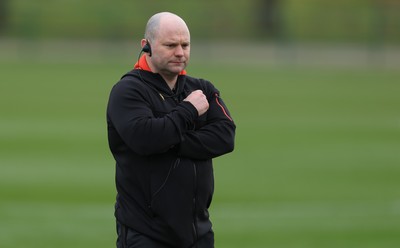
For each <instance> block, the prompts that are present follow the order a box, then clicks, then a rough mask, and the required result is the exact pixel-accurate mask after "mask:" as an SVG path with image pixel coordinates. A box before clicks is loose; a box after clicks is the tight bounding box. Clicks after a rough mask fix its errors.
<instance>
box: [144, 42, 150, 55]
mask: <svg viewBox="0 0 400 248" xmlns="http://www.w3.org/2000/svg"><path fill="white" fill-rule="evenodd" d="M142 51H143V52H145V53H149V56H150V57H151V46H150V43H149V42H148V41H147V43H146V45H144V47H143V48H142Z"/></svg>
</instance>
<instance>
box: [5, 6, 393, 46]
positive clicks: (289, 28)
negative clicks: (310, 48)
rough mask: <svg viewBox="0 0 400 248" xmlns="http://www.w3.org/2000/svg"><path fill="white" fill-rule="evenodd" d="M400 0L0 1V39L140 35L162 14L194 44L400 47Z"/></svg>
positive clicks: (125, 36) (101, 37)
mask: <svg viewBox="0 0 400 248" xmlns="http://www.w3.org/2000/svg"><path fill="white" fill-rule="evenodd" d="M399 10H400V1H399V0H336V1H325V0H302V1H298V0H297V1H296V0H237V1H231V0H219V1H215V0H202V1H194V0H175V1H173V2H166V1H159V0H148V1H136V0H132V1H127V0H114V1H107V0H96V1H95V0H86V1H78V0H58V1H51V0H36V1H30V0H0V34H1V36H2V37H15V38H76V39H107V40H118V39H132V38H141V37H142V36H143V31H144V30H143V29H144V26H145V24H146V21H147V19H148V18H149V17H150V16H151V15H152V14H154V13H156V12H159V11H171V12H175V13H177V14H179V15H180V16H182V17H183V18H184V19H185V20H186V22H187V23H188V25H189V27H190V28H191V32H192V36H193V37H194V38H196V39H209V38H212V39H243V40H248V39H254V40H278V41H299V42H307V41H318V42H328V41H329V42H358V43H359V42H376V43H383V42H388V43H396V44H398V43H400V15H398V13H400V11H399Z"/></svg>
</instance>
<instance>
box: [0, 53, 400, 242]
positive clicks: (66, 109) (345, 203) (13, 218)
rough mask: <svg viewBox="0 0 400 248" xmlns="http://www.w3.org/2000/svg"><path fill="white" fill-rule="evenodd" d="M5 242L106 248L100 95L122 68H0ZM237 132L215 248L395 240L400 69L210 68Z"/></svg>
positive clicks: (224, 166) (216, 212) (222, 184)
mask: <svg viewBox="0 0 400 248" xmlns="http://www.w3.org/2000/svg"><path fill="white" fill-rule="evenodd" d="M1 61H2V62H0V68H1V76H0V77H1V85H0V86H1V90H0V112H1V121H0V167H1V173H0V196H1V199H0V247H2V248H14V247H15V248H16V247H41V248H46V247H54V246H57V247H65V248H67V247H68V248H70V247H74V248H79V247H113V246H114V243H115V238H116V236H115V231H114V225H115V224H114V217H113V204H114V197H115V190H114V161H113V159H112V156H111V154H110V153H109V151H108V147H107V139H106V125H105V106H106V103H107V97H108V92H109V90H110V88H111V86H112V85H113V84H114V83H115V82H116V81H117V80H118V78H119V77H120V75H121V74H122V73H124V72H125V71H127V70H128V69H129V67H130V66H131V65H130V64H129V63H130V62H129V63H125V62H120V63H115V61H114V60H112V61H109V62H106V61H105V60H104V59H102V60H101V61H98V60H95V59H93V63H88V62H87V61H85V62H79V59H77V62H76V63H67V62H61V61H58V62H57V61H51V62H50V61H48V62H47V61H44V60H35V59H31V58H29V57H28V58H26V59H21V60H13V61H14V62H5V61H6V60H1ZM189 72H190V74H192V75H194V76H201V77H205V78H208V79H210V80H212V81H213V82H214V83H215V85H216V86H217V87H218V88H219V89H220V90H221V92H222V97H223V98H224V100H225V102H226V103H227V104H228V106H230V110H231V113H232V115H233V117H234V119H235V121H236V124H237V139H236V150H235V152H234V153H232V154H229V155H227V156H224V157H221V158H218V159H216V160H215V177H216V192H215V197H214V202H213V205H212V208H211V215H212V219H213V222H214V229H215V232H216V247H220V248H224V247H226V248H235V247H237V248H239V247H240V248H243V247H254V248H257V247H274V248H280V247H282V248H283V247H284V248H289V247H290V248H302V247H304V248H314V247H315V248H321V247H324V248H330V247H332V248H333V247H340V248H343V247H349V248H355V247H362V248H369V247H374V248H375V247H376V248H382V247H385V248H392V247H393V248H394V247H398V245H399V244H400V236H399V235H398V234H399V233H400V191H399V187H400V180H399V178H400V167H399V165H400V119H399V106H400V97H399V95H400V84H399V78H400V72H396V71H391V70H384V69H377V68H364V69H362V68H361V69H339V68H336V69H334V68H333V69H328V68H326V69H321V68H319V69H313V68H303V67H283V66H282V67H281V66H275V67H266V66H262V65H260V66H255V67H252V68H250V67H246V66H242V65H238V66H237V67H234V66H227V65H220V66H215V65H212V64H209V65H205V64H202V63H200V62H198V63H197V64H196V63H195V62H194V64H193V65H191V67H190V68H189Z"/></svg>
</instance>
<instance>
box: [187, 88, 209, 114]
mask: <svg viewBox="0 0 400 248" xmlns="http://www.w3.org/2000/svg"><path fill="white" fill-rule="evenodd" d="M184 101H187V102H190V103H191V104H192V105H193V106H194V107H195V108H196V109H197V112H198V113H199V116H200V115H202V114H204V113H205V112H207V110H208V107H209V104H208V101H207V97H206V96H205V95H204V94H203V91H201V90H195V91H193V92H192V93H190V95H188V96H187V97H186V98H185V99H184Z"/></svg>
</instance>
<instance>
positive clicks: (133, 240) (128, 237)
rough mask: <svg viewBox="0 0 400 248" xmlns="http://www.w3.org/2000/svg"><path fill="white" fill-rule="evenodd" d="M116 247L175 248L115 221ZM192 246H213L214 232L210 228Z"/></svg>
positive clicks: (210, 247)
mask: <svg viewBox="0 0 400 248" xmlns="http://www.w3.org/2000/svg"><path fill="white" fill-rule="evenodd" d="M117 234H118V239H117V248H176V247H173V246H169V245H167V244H164V243H161V242H158V241H156V240H154V239H151V238H149V237H147V236H145V235H143V234H141V233H139V232H137V231H135V230H133V229H131V228H129V227H127V226H125V225H122V224H121V223H119V222H118V221H117ZM192 247H193V248H214V232H213V231H212V230H211V231H210V232H208V233H207V234H206V235H205V236H204V237H202V238H201V239H199V240H198V241H197V242H196V244H194V245H193V246H192Z"/></svg>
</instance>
